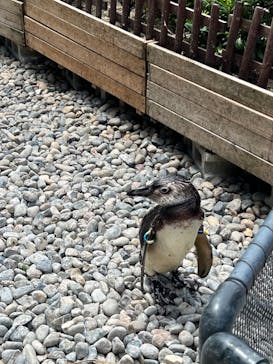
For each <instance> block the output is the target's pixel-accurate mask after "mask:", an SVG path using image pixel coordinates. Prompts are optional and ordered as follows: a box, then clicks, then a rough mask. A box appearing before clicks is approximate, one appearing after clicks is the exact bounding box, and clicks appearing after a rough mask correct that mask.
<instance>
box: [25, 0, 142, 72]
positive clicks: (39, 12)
mask: <svg viewBox="0 0 273 364" xmlns="http://www.w3.org/2000/svg"><path fill="white" fill-rule="evenodd" d="M27 9H28V12H27V16H28V17H30V18H31V19H34V20H35V21H36V22H38V23H40V24H42V25H45V26H47V27H48V28H50V29H52V30H54V31H56V32H57V33H59V34H62V35H63V36H65V37H67V38H69V39H71V40H72V41H74V42H76V43H78V44H80V45H82V46H84V47H86V48H88V49H90V50H91V51H93V52H96V53H97V54H99V55H101V56H104V57H105V58H107V59H109V60H111V61H113V62H115V63H117V64H119V65H120V66H123V67H124V68H127V69H129V70H130V71H132V72H133V73H136V74H137V75H139V76H142V77H146V57H143V58H139V57H137V56H135V55H133V54H131V53H130V49H128V50H124V49H122V48H119V47H118V46H116V45H114V44H111V43H109V42H108V41H107V39H105V40H104V41H103V42H102V41H101V39H100V37H99V35H98V34H95V33H94V34H90V33H88V32H87V31H86V30H85V29H83V28H82V27H81V24H79V25H78V26H76V25H73V24H71V23H70V21H69V20H64V19H61V18H59V17H57V16H55V15H54V14H51V13H50V12H49V11H48V10H43V9H41V8H38V7H36V6H34V5H33V4H28V6H27ZM145 54H146V52H145Z"/></svg>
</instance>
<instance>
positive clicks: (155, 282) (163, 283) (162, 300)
mask: <svg viewBox="0 0 273 364" xmlns="http://www.w3.org/2000/svg"><path fill="white" fill-rule="evenodd" d="M149 283H150V289H151V291H152V293H153V296H154V297H155V300H156V302H158V303H159V304H160V305H161V306H162V305H169V304H173V303H174V299H175V298H176V294H175V291H174V290H173V287H172V286H171V284H170V280H169V279H168V278H167V277H165V276H162V275H156V276H152V277H149Z"/></svg>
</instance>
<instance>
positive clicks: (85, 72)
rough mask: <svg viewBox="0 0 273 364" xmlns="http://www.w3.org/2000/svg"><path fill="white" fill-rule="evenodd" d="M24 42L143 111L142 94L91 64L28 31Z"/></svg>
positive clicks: (143, 98) (143, 99)
mask: <svg viewBox="0 0 273 364" xmlns="http://www.w3.org/2000/svg"><path fill="white" fill-rule="evenodd" d="M26 43H27V45H28V46H29V47H30V48H32V49H34V50H36V51H37V52H39V53H41V54H43V55H45V56H46V57H48V58H50V59H52V60H53V61H54V62H56V63H58V64H59V65H61V66H63V67H65V68H67V69H69V70H70V71H72V72H74V73H76V74H77V75H79V76H81V77H82V78H84V79H86V80H87V81H89V82H91V83H93V84H94V85H96V86H97V87H100V88H102V89H104V90H105V91H106V92H109V93H110V94H112V95H114V96H116V97H118V98H120V99H121V100H122V101H124V102H126V103H128V104H129V105H131V106H133V107H134V108H136V109H137V110H139V111H141V112H144V111H145V97H144V96H142V95H140V94H138V93H136V92H134V91H133V90H130V89H129V88H127V87H125V86H124V85H122V84H120V83H119V82H117V81H114V80H112V79H111V78H109V77H106V76H105V75H104V74H102V73H100V72H98V71H97V70H95V69H94V68H92V67H91V66H87V65H85V64H82V63H81V62H80V61H78V60H77V59H75V58H73V57H71V56H69V55H68V54H66V53H65V52H62V51H61V50H59V49H57V48H55V47H53V46H51V45H50V44H48V43H46V42H45V41H43V40H41V39H39V38H37V37H35V36H34V35H32V34H30V33H29V32H27V33H26Z"/></svg>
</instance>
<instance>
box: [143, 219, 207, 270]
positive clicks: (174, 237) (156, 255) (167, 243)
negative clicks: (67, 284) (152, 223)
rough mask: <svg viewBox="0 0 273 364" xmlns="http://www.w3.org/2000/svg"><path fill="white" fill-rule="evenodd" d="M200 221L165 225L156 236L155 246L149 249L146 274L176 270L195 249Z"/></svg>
mask: <svg viewBox="0 0 273 364" xmlns="http://www.w3.org/2000/svg"><path fill="white" fill-rule="evenodd" d="M201 223H202V222H201V221H200V220H191V222H190V223H189V222H185V223H183V224H181V223H175V224H169V225H167V224H166V225H165V226H164V227H163V228H162V229H161V230H159V231H158V232H157V234H156V241H155V243H154V244H152V245H149V246H148V247H147V254H146V259H145V273H147V274H148V275H154V274H155V273H166V272H170V271H173V270H175V269H176V268H177V267H178V266H179V264H180V262H181V260H182V259H183V258H184V257H185V255H186V254H187V253H188V252H189V250H190V249H191V248H192V247H193V245H194V242H195V239H196V236H197V234H198V230H199V228H200V225H201Z"/></svg>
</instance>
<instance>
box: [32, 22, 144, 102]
mask: <svg viewBox="0 0 273 364" xmlns="http://www.w3.org/2000/svg"><path fill="white" fill-rule="evenodd" d="M25 31H26V36H27V35H28V34H32V35H33V36H35V37H36V38H39V39H41V40H42V41H44V42H45V46H47V45H50V46H52V47H54V48H56V49H58V50H59V51H61V52H63V53H65V54H67V55H68V56H71V57H73V58H75V59H77V60H78V61H79V62H81V63H82V64H83V65H85V66H88V65H92V68H93V69H94V70H96V71H98V72H100V73H101V74H104V75H105V76H106V77H109V78H110V79H112V80H114V81H116V82H119V83H120V84H121V85H124V86H125V87H127V88H128V89H131V90H133V91H135V92H136V93H139V94H141V95H145V87H146V84H145V77H141V76H139V75H137V74H135V73H133V72H131V71H130V70H128V69H126V68H124V67H122V66H120V65H118V64H117V63H114V62H112V61H110V60H108V59H107V58H105V57H103V56H101V55H99V54H97V53H95V52H94V51H91V50H90V49H88V48H85V47H83V46H81V45H80V44H78V43H76V42H74V41H72V40H71V39H69V38H66V37H64V36H63V35H62V34H59V33H57V32H55V31H54V30H52V29H50V28H48V27H46V26H44V25H42V24H40V23H38V22H36V21H35V20H33V19H31V18H29V17H28V16H25Z"/></svg>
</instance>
